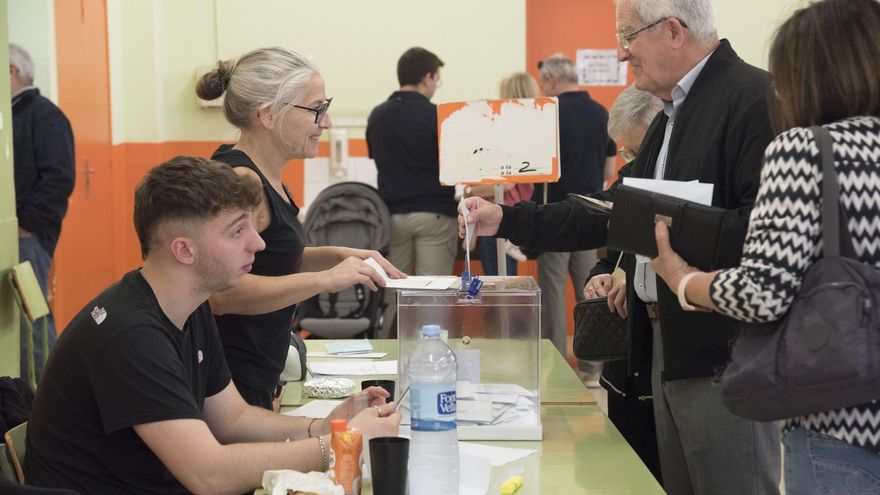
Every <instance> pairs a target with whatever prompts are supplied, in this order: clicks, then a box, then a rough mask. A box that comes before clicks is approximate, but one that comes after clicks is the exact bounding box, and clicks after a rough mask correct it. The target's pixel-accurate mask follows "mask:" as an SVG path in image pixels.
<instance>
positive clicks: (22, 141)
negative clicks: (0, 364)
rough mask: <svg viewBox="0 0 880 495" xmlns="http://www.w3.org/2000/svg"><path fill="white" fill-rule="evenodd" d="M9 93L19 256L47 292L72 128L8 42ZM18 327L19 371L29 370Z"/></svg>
mask: <svg viewBox="0 0 880 495" xmlns="http://www.w3.org/2000/svg"><path fill="white" fill-rule="evenodd" d="M9 78H10V92H11V93H12V141H13V143H12V149H13V164H14V174H15V215H16V216H17V217H18V256H19V261H22V262H23V261H30V262H31V265H33V267H34V273H36V275H37V280H38V281H39V282H40V288H41V289H43V295H44V296H46V297H47V298H48V285H49V265H50V264H51V262H52V256H53V255H54V254H55V246H56V245H57V244H58V236H59V234H60V233H61V221H62V220H63V219H64V215H65V214H66V213H67V198H68V197H70V194H71V193H72V192H73V186H74V182H75V177H76V164H75V162H74V147H73V130H72V129H71V128H70V122H69V121H68V120H67V117H65V116H64V113H63V112H62V111H61V109H59V108H58V107H57V106H55V104H53V103H52V102H51V101H49V100H48V99H46V98H45V97H43V96H42V95H40V90H39V89H37V88H36V87H35V86H34V64H33V62H32V61H31V57H30V55H28V53H27V52H26V51H25V50H24V49H23V48H21V47H20V46H18V45H15V44H13V43H10V44H9ZM24 325H25V322H22V332H21V338H22V341H21V353H22V360H21V363H22V364H21V376H23V377H24V376H27V369H26V366H27V365H26V360H25V359H24V356H25V352H26V351H25V349H26V344H27V343H26V342H25V341H24V338H25V337H24V336H25V332H24ZM55 337H56V333H55V321H54V319H53V318H52V315H51V314H49V316H48V345H49V348H50V349H51V348H52V346H54V345H55ZM42 339H43V336H42V332H34V363H35V366H36V369H35V371H36V375H37V378H39V376H40V374H41V373H42V368H43V366H42V363H43V355H42V354H43V351H42Z"/></svg>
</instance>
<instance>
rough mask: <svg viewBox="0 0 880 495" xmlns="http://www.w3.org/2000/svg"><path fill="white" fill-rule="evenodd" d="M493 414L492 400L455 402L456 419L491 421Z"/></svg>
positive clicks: (480, 421) (477, 421)
mask: <svg viewBox="0 0 880 495" xmlns="http://www.w3.org/2000/svg"><path fill="white" fill-rule="evenodd" d="M493 416H494V415H493V412H492V401H484V400H460V401H457V402H456V404H455V417H456V419H457V420H458V421H474V422H476V423H491V422H492V418H493Z"/></svg>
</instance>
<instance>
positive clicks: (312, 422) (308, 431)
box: [306, 418, 321, 438]
mask: <svg viewBox="0 0 880 495" xmlns="http://www.w3.org/2000/svg"><path fill="white" fill-rule="evenodd" d="M319 419H321V418H312V420H311V421H309V429H308V430H306V434H308V436H309V438H312V425H313V424H315V421H317V420H319Z"/></svg>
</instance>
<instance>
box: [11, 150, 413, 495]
mask: <svg viewBox="0 0 880 495" xmlns="http://www.w3.org/2000/svg"><path fill="white" fill-rule="evenodd" d="M261 194H262V192H261V191H260V188H259V186H258V185H256V184H255V183H253V182H252V181H249V180H246V179H245V178H243V177H241V176H239V175H238V174H236V173H235V172H233V171H232V169H231V168H230V167H228V166H226V165H223V164H221V163H218V162H213V161H210V160H206V159H201V158H190V157H178V158H174V159H172V160H171V161H169V162H167V163H164V164H162V165H160V166H159V167H156V168H154V169H153V170H151V171H150V172H149V173H148V174H147V176H146V177H145V178H144V180H143V181H142V182H141V183H140V185H139V186H138V188H137V191H136V192H135V214H134V218H135V228H136V230H137V233H138V237H139V239H140V242H141V251H142V253H143V256H144V265H143V267H142V268H141V269H139V270H134V271H132V272H129V273H128V274H126V275H125V276H124V277H123V278H122V279H121V280H120V281H118V282H117V283H115V284H114V285H112V286H110V287H109V288H108V289H106V290H105V291H104V292H103V293H101V294H100V295H99V296H98V297H97V298H95V299H94V300H93V301H92V302H90V303H89V304H88V305H87V306H86V307H85V308H84V309H83V310H82V311H81V312H80V313H79V314H78V315H77V316H76V317H75V318H74V319H73V320H72V321H71V323H70V324H69V325H68V327H67V329H66V331H65V332H64V333H63V334H62V336H61V338H59V340H58V344H57V347H56V349H55V351H54V352H53V354H52V356H51V357H50V359H49V362H48V363H47V366H46V371H45V374H44V376H43V379H42V381H41V383H40V388H39V390H38V391H37V395H36V398H35V401H34V407H33V413H32V416H31V420H30V423H29V426H28V438H27V457H26V459H25V467H26V477H27V479H28V481H29V482H30V483H32V484H34V485H39V486H48V487H59V488H71V489H74V490H78V491H80V492H83V493H123V492H124V493H185V492H198V493H227V492H228V493H242V492H245V491H249V490H252V489H254V488H255V487H257V486H259V485H260V480H261V477H262V474H263V471H265V470H267V469H281V468H290V469H296V470H299V471H311V470H318V469H324V470H326V468H327V461H328V455H329V450H328V449H329V447H330V443H329V436H328V435H326V434H327V432H328V431H329V428H328V426H329V419H330V418H348V419H350V423H351V424H353V425H354V426H357V427H359V428H361V429H363V430H364V432H365V434H366V435H368V436H387V435H396V434H397V430H398V424H399V420H400V417H399V415H398V414H397V413H393V412H392V411H391V410H390V408H387V406H384V403H385V398H386V397H388V393H387V392H385V391H384V390H382V389H380V388H377V387H374V388H371V389H368V390H367V391H366V393H363V394H360V395H358V396H357V397H351V398H349V400H347V401H346V402H344V403H343V404H342V405H340V406H339V407H338V408H337V409H336V410H334V412H333V413H332V414H331V416H330V418H328V420H326V421H324V422H320V423H318V422H313V421H309V420H307V419H304V418H293V417H287V416H281V415H278V414H275V413H272V412H270V411H266V410H264V409H260V408H256V407H252V406H248V405H247V404H246V403H245V402H244V400H242V398H241V396H240V395H239V394H238V391H237V390H236V388H235V386H234V385H232V382H231V380H230V375H229V369H228V368H227V366H226V362H225V360H224V357H223V349H222V346H221V343H220V340H219V338H218V335H217V327H216V325H215V323H214V320H213V317H212V315H211V310H210V307H209V305H208V303H207V302H206V301H207V299H208V296H209V295H210V294H211V293H212V292H214V291H218V290H223V289H226V288H228V287H230V286H232V285H233V284H235V283H236V282H237V281H238V280H239V279H240V278H241V277H242V276H243V275H244V274H245V273H248V272H249V271H250V268H251V264H252V263H253V259H254V253H255V252H257V251H259V250H260V249H263V247H264V246H265V244H264V243H263V240H262V239H261V238H260V236H259V235H258V234H257V232H256V231H255V230H254V228H253V226H252V223H251V222H252V218H251V213H252V210H253V208H254V207H255V206H256V205H257V204H258V203H259V200H260V197H261ZM370 405H375V406H378V407H368V406H370ZM385 412H389V413H391V414H390V415H389V416H386V417H382V418H379V417H378V416H380V415H383V414H384V413H385ZM288 439H289V440H291V441H290V442H285V440H288ZM244 442H254V443H244ZM256 442H261V443H256Z"/></svg>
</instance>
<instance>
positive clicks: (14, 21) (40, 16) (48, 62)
mask: <svg viewBox="0 0 880 495" xmlns="http://www.w3.org/2000/svg"><path fill="white" fill-rule="evenodd" d="M7 8H8V18H7V19H8V20H7V21H5V22H4V23H3V25H4V26H8V28H9V42H10V43H16V44H18V45H20V46H21V47H22V48H24V49H25V50H27V51H28V53H30V55H31V59H33V61H34V85H35V86H38V87H39V88H40V93H41V94H42V95H43V96H45V97H46V98H49V99H50V100H52V101H54V102H55V103H57V102H58V77H57V75H56V73H55V2H54V0H9V1H8V7H7ZM7 8H4V9H3V12H7Z"/></svg>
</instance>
